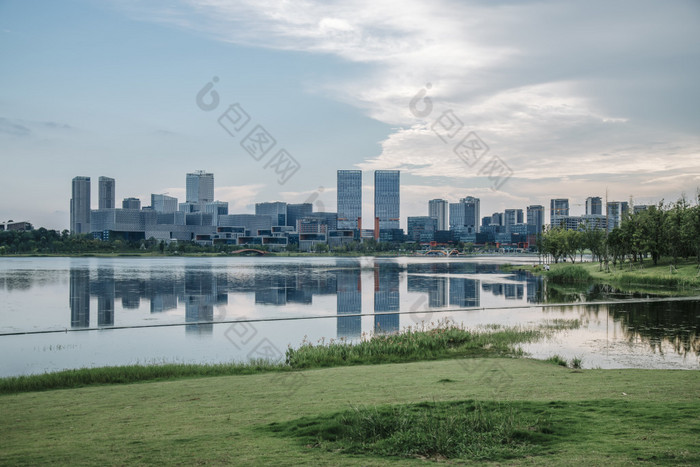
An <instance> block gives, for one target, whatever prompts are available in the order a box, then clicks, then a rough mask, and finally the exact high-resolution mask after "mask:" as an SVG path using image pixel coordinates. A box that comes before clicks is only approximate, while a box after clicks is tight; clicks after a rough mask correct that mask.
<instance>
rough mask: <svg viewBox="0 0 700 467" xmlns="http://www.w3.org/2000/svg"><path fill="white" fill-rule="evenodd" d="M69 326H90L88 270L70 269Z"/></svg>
mask: <svg viewBox="0 0 700 467" xmlns="http://www.w3.org/2000/svg"><path fill="white" fill-rule="evenodd" d="M69 295H70V326H71V327H72V328H89V327H90V270H88V269H71V270H70V294H69Z"/></svg>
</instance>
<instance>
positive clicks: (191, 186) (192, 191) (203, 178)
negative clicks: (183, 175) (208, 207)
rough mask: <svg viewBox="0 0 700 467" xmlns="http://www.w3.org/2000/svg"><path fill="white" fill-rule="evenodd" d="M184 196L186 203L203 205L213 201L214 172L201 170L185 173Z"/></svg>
mask: <svg viewBox="0 0 700 467" xmlns="http://www.w3.org/2000/svg"><path fill="white" fill-rule="evenodd" d="M185 196H186V199H185V201H186V202H188V203H198V204H201V205H204V204H206V203H211V202H212V201H214V174H210V173H206V172H204V171H203V170H198V171H196V172H194V173H189V174H187V181H186V195H185Z"/></svg>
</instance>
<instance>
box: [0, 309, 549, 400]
mask: <svg viewBox="0 0 700 467" xmlns="http://www.w3.org/2000/svg"><path fill="white" fill-rule="evenodd" d="M433 324H434V325H435V323H433ZM543 333H544V331H539V330H536V329H524V328H497V329H492V330H484V331H470V330H467V329H464V328H463V327H460V326H457V325H455V324H453V323H450V322H447V321H444V322H439V323H437V324H436V327H434V328H431V329H429V328H428V327H427V326H422V327H421V328H410V327H409V328H407V329H405V330H404V332H401V333H398V334H390V335H383V334H376V335H371V336H365V338H364V339H363V340H362V341H360V342H348V341H344V340H340V341H331V342H329V343H325V342H322V343H318V344H316V345H314V344H313V343H310V342H304V343H303V344H302V345H301V346H300V347H299V348H297V349H294V348H292V347H290V348H289V349H287V352H286V356H285V362H279V363H277V362H269V361H260V360H258V361H250V362H247V363H224V364H153V365H127V366H114V367H101V368H81V369H76V370H65V371H58V372H53V373H45V374H40V375H26V376H15V377H9V378H1V379H0V394H7V393H17V392H27V391H42V390H48V389H66V388H75V387H82V386H91V385H100V384H128V383H136V382H140V381H153V380H168V379H183V378H193V377H207V376H225V375H248V374H256V373H265V372H280V371H293V370H299V369H310V368H322V367H331V366H346V365H364V364H379V363H398V362H413V361H421V360H438V359H446V358H460V357H480V356H503V355H520V351H519V349H517V348H515V347H514V346H515V345H516V344H519V343H523V342H532V341H534V340H536V339H539V338H540V337H541V336H542V335H543Z"/></svg>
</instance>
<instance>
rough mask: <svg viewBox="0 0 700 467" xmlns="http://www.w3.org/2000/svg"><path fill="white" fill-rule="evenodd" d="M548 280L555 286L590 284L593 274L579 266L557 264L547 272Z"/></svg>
mask: <svg viewBox="0 0 700 467" xmlns="http://www.w3.org/2000/svg"><path fill="white" fill-rule="evenodd" d="M545 275H546V276H547V279H549V280H550V281H552V282H554V283H555V284H576V283H580V282H589V281H590V280H591V278H592V277H591V274H590V273H589V272H588V270H586V269H585V268H583V267H582V266H581V265H579V264H556V265H553V267H552V268H551V269H550V270H549V271H546V272H545Z"/></svg>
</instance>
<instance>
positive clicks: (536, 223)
mask: <svg viewBox="0 0 700 467" xmlns="http://www.w3.org/2000/svg"><path fill="white" fill-rule="evenodd" d="M543 229H544V206H542V205H539V204H533V205H531V206H528V207H527V230H528V233H530V234H534V235H537V234H539V233H542V230H543Z"/></svg>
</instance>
